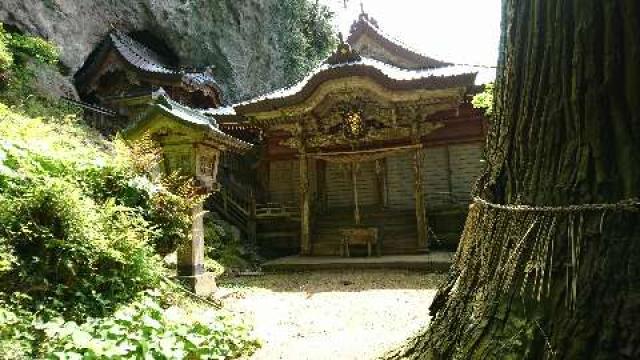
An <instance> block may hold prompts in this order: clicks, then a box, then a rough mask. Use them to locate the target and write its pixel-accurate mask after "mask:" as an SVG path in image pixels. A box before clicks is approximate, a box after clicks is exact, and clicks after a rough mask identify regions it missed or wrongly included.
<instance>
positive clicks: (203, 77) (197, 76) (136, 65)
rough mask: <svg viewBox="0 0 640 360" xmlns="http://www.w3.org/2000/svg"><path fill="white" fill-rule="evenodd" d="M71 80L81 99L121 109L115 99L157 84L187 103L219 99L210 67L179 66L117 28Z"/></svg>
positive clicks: (149, 89)
mask: <svg viewBox="0 0 640 360" xmlns="http://www.w3.org/2000/svg"><path fill="white" fill-rule="evenodd" d="M74 81H75V84H76V88H77V89H78V93H79V94H80V97H81V98H82V100H83V101H85V102H87V103H91V104H94V105H99V106H102V107H106V108H108V109H111V110H114V111H117V112H120V111H121V110H123V109H121V108H120V107H118V106H117V103H114V100H118V99H120V98H123V97H128V96H138V95H149V94H150V93H151V92H152V91H155V90H157V89H158V88H160V87H162V88H163V89H164V91H165V92H166V93H167V95H168V96H169V97H170V98H171V99H173V100H175V101H179V102H180V103H182V104H184V105H187V106H190V107H194V108H201V109H205V108H212V107H217V106H219V105H220V104H221V103H222V91H221V90H220V87H219V85H218V83H217V82H216V80H215V78H214V77H213V74H212V69H211V68H206V69H203V70H195V69H185V68H180V67H179V66H178V65H175V64H171V61H169V60H168V59H167V57H166V56H163V55H161V54H159V53H157V52H155V51H153V50H152V49H150V48H149V47H148V46H145V45H143V44H142V43H141V42H139V41H136V40H134V39H133V38H132V37H131V36H129V35H127V34H125V33H124V32H122V31H120V30H116V29H114V30H112V31H111V32H109V33H108V34H107V35H106V36H105V38H104V39H103V40H102V42H101V43H100V44H99V45H98V46H97V47H96V49H95V50H94V51H93V52H92V53H91V54H90V55H89V57H88V58H87V60H86V61H85V63H84V64H83V66H82V67H81V68H80V69H79V70H78V72H77V73H76V74H75V76H74ZM124 110H126V109H124Z"/></svg>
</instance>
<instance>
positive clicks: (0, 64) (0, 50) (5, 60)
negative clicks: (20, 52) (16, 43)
mask: <svg viewBox="0 0 640 360" xmlns="http://www.w3.org/2000/svg"><path fill="white" fill-rule="evenodd" d="M8 40H9V39H8V36H7V33H6V32H5V31H4V29H3V27H2V23H0V75H1V74H2V73H4V72H5V71H7V70H9V69H10V68H11V66H12V65H13V55H12V54H11V51H10V50H9V44H8ZM0 80H1V79H0Z"/></svg>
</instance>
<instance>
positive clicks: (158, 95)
mask: <svg viewBox="0 0 640 360" xmlns="http://www.w3.org/2000/svg"><path fill="white" fill-rule="evenodd" d="M152 98H153V101H152V103H151V104H149V108H148V109H147V110H146V111H145V112H144V113H143V114H142V116H140V117H139V118H138V119H137V120H136V121H135V122H134V123H132V124H130V125H129V127H128V128H127V129H126V130H125V133H131V132H135V131H138V130H140V129H142V128H144V127H145V126H147V124H148V123H149V121H151V120H153V116H152V115H153V114H154V113H156V112H160V113H162V114H164V115H165V116H168V117H170V118H172V119H174V120H176V121H179V122H181V123H183V124H185V125H186V126H189V127H193V128H198V129H201V130H202V131H204V132H205V133H206V134H207V135H208V136H209V138H210V139H212V140H214V141H216V142H218V143H220V144H223V145H225V146H227V147H228V148H230V149H232V150H235V151H246V150H248V149H250V148H251V147H252V146H253V145H252V144H250V143H248V142H246V141H243V140H241V139H238V138H236V137H234V136H232V135H229V134H227V133H225V132H224V131H222V130H220V126H219V125H218V123H217V121H216V120H215V119H214V118H212V117H209V116H206V115H204V114H203V113H202V112H201V111H198V110H196V109H193V108H190V107H188V106H185V105H182V104H180V103H179V102H177V101H174V100H171V99H170V98H169V97H168V96H167V94H166V93H165V92H164V90H162V88H161V89H160V90H158V91H156V92H154V93H153V94H152Z"/></svg>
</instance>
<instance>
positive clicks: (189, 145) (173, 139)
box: [124, 89, 251, 295]
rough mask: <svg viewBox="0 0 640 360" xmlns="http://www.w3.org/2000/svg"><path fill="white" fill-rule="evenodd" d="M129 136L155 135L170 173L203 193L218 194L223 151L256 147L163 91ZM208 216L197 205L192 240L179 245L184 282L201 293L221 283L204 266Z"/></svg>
mask: <svg viewBox="0 0 640 360" xmlns="http://www.w3.org/2000/svg"><path fill="white" fill-rule="evenodd" d="M137 101H139V100H137ZM124 134H125V136H126V137H127V138H128V139H132V140H135V139H138V138H141V137H142V136H144V135H146V134H149V135H150V136H151V137H152V138H153V139H154V140H155V141H157V142H158V143H159V144H160V146H161V147H162V150H163V156H164V160H163V164H162V165H163V167H164V171H165V172H166V173H171V172H174V171H178V172H180V173H181V174H183V175H187V176H192V177H193V179H194V182H195V184H196V185H197V186H198V188H199V190H200V191H201V192H202V193H211V192H215V191H217V190H218V183H217V181H216V178H217V172H218V163H219V161H220V155H221V153H222V152H224V151H235V152H244V151H246V150H248V149H250V148H251V144H249V143H246V142H244V141H242V140H239V139H237V138H235V137H233V136H231V135H228V134H225V133H224V132H222V131H221V130H220V129H219V128H218V125H217V123H216V122H215V120H214V119H213V118H210V117H207V116H204V115H203V114H202V113H201V112H199V111H197V110H195V109H192V108H189V107H186V106H184V105H181V104H179V103H177V102H175V101H173V100H171V99H169V97H168V96H167V95H166V94H165V93H164V92H163V91H162V89H161V90H160V91H158V92H155V93H153V95H152V96H151V101H150V102H149V105H148V106H147V108H146V110H144V111H142V112H139V113H137V114H136V115H135V117H134V119H133V123H132V125H131V126H130V127H129V128H127V129H126V130H125V132H124ZM204 213H205V212H204V211H203V207H202V204H199V205H197V206H196V207H194V209H193V226H192V236H191V239H190V240H189V242H188V243H186V244H181V246H180V247H179V251H178V267H177V272H178V278H179V279H180V280H182V281H183V282H184V283H186V284H187V286H188V287H189V288H190V289H191V290H193V291H194V292H195V293H196V294H199V295H208V294H210V293H211V292H213V291H214V290H215V279H214V278H213V276H212V274H209V273H206V272H205V268H204V226H203V215H204Z"/></svg>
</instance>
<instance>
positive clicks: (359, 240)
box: [340, 227, 380, 257]
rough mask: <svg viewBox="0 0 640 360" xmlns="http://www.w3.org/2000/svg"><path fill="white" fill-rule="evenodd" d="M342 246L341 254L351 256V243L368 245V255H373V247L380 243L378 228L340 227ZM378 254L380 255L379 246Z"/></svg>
mask: <svg viewBox="0 0 640 360" xmlns="http://www.w3.org/2000/svg"><path fill="white" fill-rule="evenodd" d="M340 234H341V235H342V246H341V248H340V256H346V257H349V246H350V245H367V255H368V256H371V247H372V246H373V245H377V244H378V229H377V228H374V227H354V228H344V229H340ZM376 255H377V256H380V252H379V249H378V247H376Z"/></svg>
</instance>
